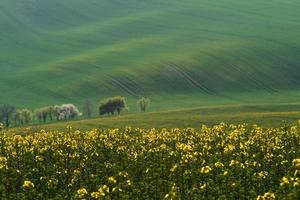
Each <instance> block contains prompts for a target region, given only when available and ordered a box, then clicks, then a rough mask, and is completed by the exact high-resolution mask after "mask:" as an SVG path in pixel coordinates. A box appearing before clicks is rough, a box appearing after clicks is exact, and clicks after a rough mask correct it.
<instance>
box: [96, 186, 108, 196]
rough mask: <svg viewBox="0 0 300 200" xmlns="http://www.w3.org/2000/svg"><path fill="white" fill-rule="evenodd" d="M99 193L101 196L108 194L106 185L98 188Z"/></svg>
mask: <svg viewBox="0 0 300 200" xmlns="http://www.w3.org/2000/svg"><path fill="white" fill-rule="evenodd" d="M98 191H99V193H100V195H101V196H105V195H106V194H108V193H109V187H108V186H107V185H103V186H101V187H100V188H99V190H98Z"/></svg>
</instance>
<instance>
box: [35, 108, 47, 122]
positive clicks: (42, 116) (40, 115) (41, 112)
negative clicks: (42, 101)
mask: <svg viewBox="0 0 300 200" xmlns="http://www.w3.org/2000/svg"><path fill="white" fill-rule="evenodd" d="M35 115H36V117H37V119H38V120H39V122H44V123H46V122H47V119H48V115H49V107H43V108H39V109H37V110H36V111H35Z"/></svg>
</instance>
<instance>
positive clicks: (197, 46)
mask: <svg viewBox="0 0 300 200" xmlns="http://www.w3.org/2000/svg"><path fill="white" fill-rule="evenodd" d="M299 7H300V2H299V1H298V0H270V1H260V0H252V1H240V0H221V1H220V0H210V1H205V0H188V1H179V0H149V1H139V0H123V1H120V0H101V1H98V0H89V1H88V2H87V1H82V0H39V1H36V0H27V1H20V0H2V1H1V3H0V27H1V32H0V41H1V45H0V71H1V73H0V94H1V98H0V104H1V103H10V104H14V105H17V106H18V107H29V108H36V107H38V106H45V105H48V104H59V103H67V102H71V103H75V104H77V105H79V104H80V103H81V102H82V101H83V100H85V99H91V100H93V101H98V100H100V99H102V98H104V97H108V96H112V95H123V96H125V97H127V98H128V101H129V104H130V107H131V111H132V113H134V112H136V106H135V101H136V99H137V97H138V96H148V97H150V98H151V99H153V101H152V107H151V109H152V110H151V111H155V112H157V111H161V110H169V109H179V108H188V107H199V106H207V105H222V104H223V105H224V104H225V105H226V104H248V103H296V102H297V101H298V100H299V99H300V98H299V96H300V95H299V94H300V92H299V87H300V63H299V52H300V37H299V32H300V21H299V19H300V14H299V13H300V12H298V11H299ZM149 115H151V114H149Z"/></svg>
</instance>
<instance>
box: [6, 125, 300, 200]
mask: <svg viewBox="0 0 300 200" xmlns="http://www.w3.org/2000/svg"><path fill="white" fill-rule="evenodd" d="M28 131H30V130H28ZM0 147H1V148H0V180H1V182H0V198H1V199H257V200H260V199H265V200H267V199H268V200H270V199H299V198H300V121H299V123H297V125H295V126H282V127H279V128H269V129H265V128H262V127H260V126H257V125H253V126H249V125H245V124H241V125H228V124H225V123H221V124H219V125H215V126H211V127H207V126H204V125H203V126H202V127H201V128H198V129H193V128H186V129H178V128H175V129H155V128H152V129H139V128H130V127H127V128H124V129H93V130H89V131H78V130H75V129H74V130H73V129H72V127H70V126H69V127H68V129H67V130H66V131H64V132H61V131H45V130H41V131H39V132H36V133H33V134H32V133H28V134H26V133H24V134H23V135H18V134H12V133H9V134H7V133H5V131H4V132H3V131H2V132H1V136H0Z"/></svg>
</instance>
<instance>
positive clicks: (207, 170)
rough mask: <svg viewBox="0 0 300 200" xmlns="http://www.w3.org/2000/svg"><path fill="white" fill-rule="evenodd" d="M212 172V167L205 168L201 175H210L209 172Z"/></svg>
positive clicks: (202, 169)
mask: <svg viewBox="0 0 300 200" xmlns="http://www.w3.org/2000/svg"><path fill="white" fill-rule="evenodd" d="M211 170H212V169H211V168H210V166H205V167H202V168H201V170H200V172H201V174H208V173H209V172H211Z"/></svg>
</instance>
